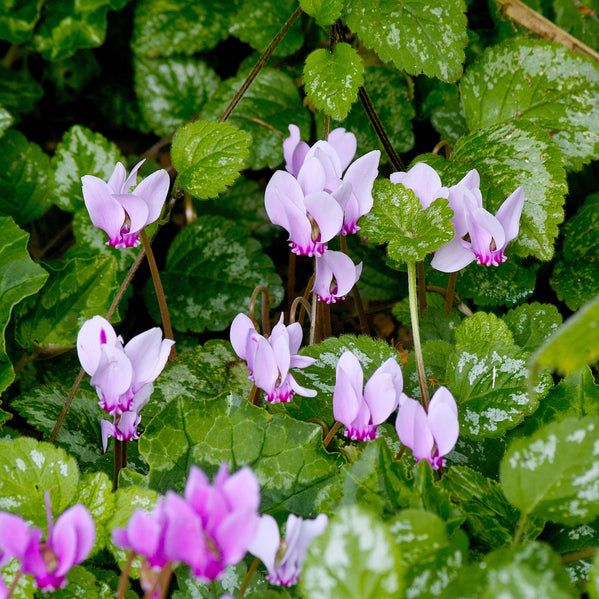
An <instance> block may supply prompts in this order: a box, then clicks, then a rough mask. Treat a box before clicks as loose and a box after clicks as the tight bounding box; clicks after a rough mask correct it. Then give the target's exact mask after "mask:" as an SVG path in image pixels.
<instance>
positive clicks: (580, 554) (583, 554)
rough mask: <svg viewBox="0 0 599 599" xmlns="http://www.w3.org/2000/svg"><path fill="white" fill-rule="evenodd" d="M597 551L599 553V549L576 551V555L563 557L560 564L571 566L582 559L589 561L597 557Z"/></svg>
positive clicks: (571, 554) (568, 554) (567, 554)
mask: <svg viewBox="0 0 599 599" xmlns="http://www.w3.org/2000/svg"><path fill="white" fill-rule="evenodd" d="M597 551H599V547H588V548H587V549H582V550H581V551H575V552H574V553H566V554H564V555H562V556H561V558H560V560H559V561H560V564H570V563H572V562H577V561H578V560H581V559H589V558H592V557H595V554H596V553H597Z"/></svg>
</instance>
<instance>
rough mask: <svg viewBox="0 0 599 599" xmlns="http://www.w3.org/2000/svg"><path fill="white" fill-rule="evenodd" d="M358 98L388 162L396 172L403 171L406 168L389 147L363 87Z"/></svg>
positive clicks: (359, 90)
mask: <svg viewBox="0 0 599 599" xmlns="http://www.w3.org/2000/svg"><path fill="white" fill-rule="evenodd" d="M358 97H359V98H360V101H361V102H362V106H363V107H364V110H365V111H366V115H367V116H368V118H369V119H370V123H371V124H372V126H373V128H374V130H375V132H376V134H377V136H378V138H379V139H380V141H381V144H383V148H385V152H387V156H389V160H391V164H392V165H393V168H394V169H396V170H398V171H405V170H406V167H405V166H404V163H403V162H402V160H401V158H400V157H399V156H398V154H397V152H396V151H395V149H394V148H393V146H392V145H391V141H390V140H389V137H388V135H387V132H386V131H385V128H384V127H383V124H382V123H381V120H380V119H379V117H378V115H377V113H376V111H375V109H374V106H373V105H372V102H371V100H370V96H369V95H368V92H367V91H366V89H365V88H364V86H361V87H360V88H359V89H358Z"/></svg>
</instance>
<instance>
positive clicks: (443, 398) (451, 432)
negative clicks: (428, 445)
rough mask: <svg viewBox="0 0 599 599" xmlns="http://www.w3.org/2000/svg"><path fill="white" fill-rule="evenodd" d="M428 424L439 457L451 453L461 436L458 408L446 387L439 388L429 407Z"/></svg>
mask: <svg viewBox="0 0 599 599" xmlns="http://www.w3.org/2000/svg"><path fill="white" fill-rule="evenodd" d="M428 424H429V428H430V430H431V433H432V435H433V437H434V439H435V443H436V444H437V448H438V449H439V455H441V456H443V455H445V454H447V453H449V452H450V451H451V450H452V449H453V448H454V446H455V444H456V441H457V440H458V436H459V434H460V424H459V421H458V407H457V405H456V402H455V399H454V398H453V395H452V394H451V392H450V391H449V389H447V388H446V387H439V388H438V389H437V390H436V391H435V394H434V395H433V397H432V399H431V402H430V404H429V406H428Z"/></svg>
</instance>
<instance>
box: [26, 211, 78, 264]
mask: <svg viewBox="0 0 599 599" xmlns="http://www.w3.org/2000/svg"><path fill="white" fill-rule="evenodd" d="M72 230H73V222H72V221H71V222H70V223H69V224H68V225H66V226H64V227H63V228H62V229H61V230H60V231H59V232H58V233H57V234H56V235H54V237H53V238H52V239H50V241H49V242H48V243H47V244H46V245H45V246H44V247H43V248H42V249H41V250H40V251H39V253H38V254H37V255H36V256H35V258H34V259H35V261H36V262H37V261H38V260H41V259H42V258H43V257H44V256H45V255H46V253H47V251H48V250H49V249H50V248H52V247H54V246H55V245H56V244H57V243H58V242H59V241H60V240H61V239H63V238H64V237H66V236H67V235H68V234H69V233H70V232H71V231H72ZM32 257H33V256H32Z"/></svg>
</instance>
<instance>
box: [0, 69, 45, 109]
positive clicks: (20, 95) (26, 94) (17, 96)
mask: <svg viewBox="0 0 599 599" xmlns="http://www.w3.org/2000/svg"><path fill="white" fill-rule="evenodd" d="M43 95H44V90H43V88H42V86H41V85H40V84H39V83H38V82H37V81H36V79H35V78H34V77H33V75H32V74H31V73H30V72H29V70H28V69H27V68H26V67H25V66H23V67H22V68H20V69H18V70H15V69H12V68H8V67H5V66H3V65H0V104H2V106H3V107H4V108H6V109H7V110H8V111H9V112H10V113H11V114H12V115H13V116H14V117H15V120H17V119H18V116H19V115H21V114H26V113H28V112H31V110H33V108H34V107H35V105H36V104H37V102H38V100H40V99H41V97H42V96H43Z"/></svg>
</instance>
